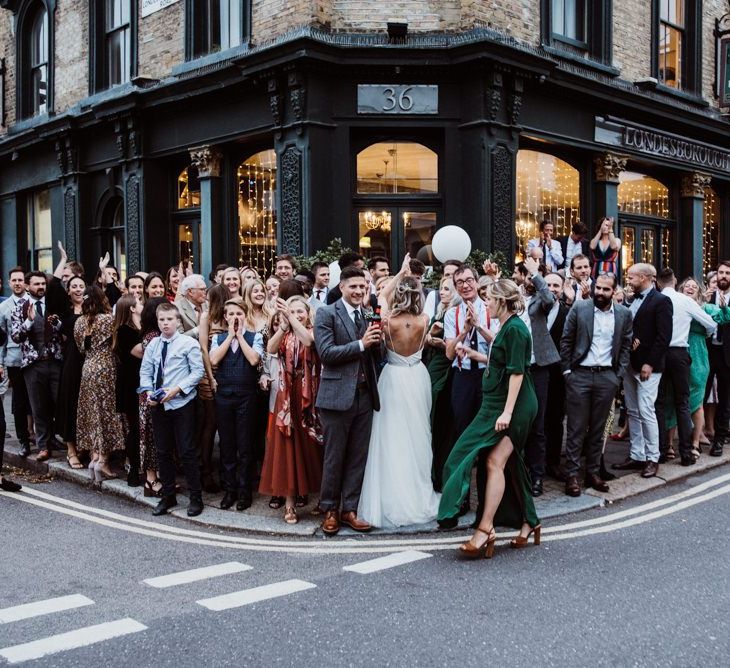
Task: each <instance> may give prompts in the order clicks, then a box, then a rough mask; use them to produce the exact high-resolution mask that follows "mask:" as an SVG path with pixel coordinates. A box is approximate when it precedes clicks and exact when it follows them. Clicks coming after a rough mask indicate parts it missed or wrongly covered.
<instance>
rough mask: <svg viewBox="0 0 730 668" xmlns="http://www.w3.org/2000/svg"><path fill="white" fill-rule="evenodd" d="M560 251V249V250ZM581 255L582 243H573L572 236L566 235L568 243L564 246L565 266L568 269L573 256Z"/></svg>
mask: <svg viewBox="0 0 730 668" xmlns="http://www.w3.org/2000/svg"><path fill="white" fill-rule="evenodd" d="M561 251H562V248H561ZM582 254H583V241H582V240H581V241H573V235H572V234H569V235H568V243H567V244H566V246H565V266H566V267H570V261H571V260H572V259H573V256H574V255H582Z"/></svg>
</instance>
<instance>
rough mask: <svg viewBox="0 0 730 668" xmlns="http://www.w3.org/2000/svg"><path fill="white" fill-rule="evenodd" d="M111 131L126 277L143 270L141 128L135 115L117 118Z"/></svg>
mask: <svg viewBox="0 0 730 668" xmlns="http://www.w3.org/2000/svg"><path fill="white" fill-rule="evenodd" d="M114 130H115V132H116V135H117V149H118V150H119V157H120V159H121V162H122V190H123V192H124V219H125V220H124V222H125V231H126V250H127V276H131V275H132V274H134V273H136V272H138V271H142V270H144V269H145V262H144V257H143V256H144V253H143V249H144V216H143V210H144V188H143V187H142V185H143V160H142V130H141V128H140V124H139V120H138V119H137V118H136V117H135V116H122V117H119V118H118V119H117V120H116V122H115V124H114ZM69 254H70V253H69Z"/></svg>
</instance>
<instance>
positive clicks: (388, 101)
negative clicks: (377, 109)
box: [383, 86, 413, 111]
mask: <svg viewBox="0 0 730 668" xmlns="http://www.w3.org/2000/svg"><path fill="white" fill-rule="evenodd" d="M412 88H413V86H406V87H405V88H404V89H403V90H401V91H400V93H397V92H396V89H395V88H392V87H389V88H385V89H383V97H384V98H385V103H384V104H383V111H393V110H394V109H395V108H396V107H397V108H398V109H399V110H400V111H410V110H411V109H412V108H413V98H412V97H411V96H410V95H409V93H410V91H411V89H412Z"/></svg>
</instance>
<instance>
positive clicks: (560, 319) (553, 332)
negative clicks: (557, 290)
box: [549, 301, 570, 351]
mask: <svg viewBox="0 0 730 668" xmlns="http://www.w3.org/2000/svg"><path fill="white" fill-rule="evenodd" d="M568 311H570V306H568V305H567V304H565V303H564V302H562V301H561V302H560V303H559V305H558V315H557V316H556V318H555V320H554V321H553V326H552V327H551V328H550V330H549V331H550V338H551V339H552V340H553V343H554V344H555V348H556V350H558V351H560V339H562V338H563V330H564V329H565V319H566V318H567V317H568Z"/></svg>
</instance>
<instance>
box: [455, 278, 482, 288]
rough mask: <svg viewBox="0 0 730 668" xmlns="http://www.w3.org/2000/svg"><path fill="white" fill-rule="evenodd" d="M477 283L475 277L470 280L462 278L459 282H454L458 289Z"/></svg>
mask: <svg viewBox="0 0 730 668" xmlns="http://www.w3.org/2000/svg"><path fill="white" fill-rule="evenodd" d="M476 282H477V281H476V279H475V278H474V277H473V276H470V277H469V278H462V279H459V280H458V281H454V285H455V286H456V287H457V288H463V287H464V286H465V285H474V284H475V283H476Z"/></svg>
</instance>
